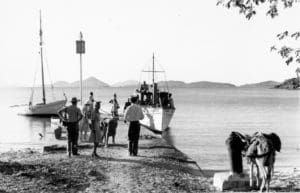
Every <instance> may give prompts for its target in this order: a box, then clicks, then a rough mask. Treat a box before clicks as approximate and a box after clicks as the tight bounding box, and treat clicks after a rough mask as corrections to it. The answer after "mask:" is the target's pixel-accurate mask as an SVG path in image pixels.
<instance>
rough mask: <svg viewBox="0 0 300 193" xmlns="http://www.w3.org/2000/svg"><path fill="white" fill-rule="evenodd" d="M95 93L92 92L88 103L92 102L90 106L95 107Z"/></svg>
mask: <svg viewBox="0 0 300 193" xmlns="http://www.w3.org/2000/svg"><path fill="white" fill-rule="evenodd" d="M94 101H95V99H94V93H93V92H90V97H89V101H88V103H89V104H90V108H91V109H93V108H94Z"/></svg>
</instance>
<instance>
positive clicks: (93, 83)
mask: <svg viewBox="0 0 300 193" xmlns="http://www.w3.org/2000/svg"><path fill="white" fill-rule="evenodd" d="M53 86H54V87H80V81H79V80H78V81H75V82H72V83H68V82H66V81H57V82H55V83H54V84H53ZM82 86H83V87H86V88H97V87H109V85H108V84H107V83H105V82H102V81H100V80H98V79H97V78H95V77H89V78H87V79H85V80H83V81H82Z"/></svg>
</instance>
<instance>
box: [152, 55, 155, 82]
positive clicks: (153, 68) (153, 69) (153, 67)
mask: <svg viewBox="0 0 300 193" xmlns="http://www.w3.org/2000/svg"><path fill="white" fill-rule="evenodd" d="M154 71H155V66H154V53H153V56H152V83H153V87H154V82H155V80H154Z"/></svg>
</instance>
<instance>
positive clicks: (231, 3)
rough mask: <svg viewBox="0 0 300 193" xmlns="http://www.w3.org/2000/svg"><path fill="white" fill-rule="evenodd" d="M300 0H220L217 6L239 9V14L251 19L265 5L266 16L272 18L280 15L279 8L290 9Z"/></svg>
mask: <svg viewBox="0 0 300 193" xmlns="http://www.w3.org/2000/svg"><path fill="white" fill-rule="evenodd" d="M297 2H299V0H218V1H217V5H223V6H224V7H226V8H228V9H230V8H238V9H239V12H240V13H241V14H243V15H245V17H246V18H247V19H251V18H252V17H253V16H254V15H255V14H256V12H257V8H258V7H259V6H261V5H263V4H265V5H267V6H268V8H267V10H266V15H269V16H271V17H272V18H274V17H276V16H278V15H279V12H278V7H279V6H282V7H283V8H290V7H292V6H293V5H294V3H297Z"/></svg>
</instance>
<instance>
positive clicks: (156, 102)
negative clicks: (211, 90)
mask: <svg viewBox="0 0 300 193" xmlns="http://www.w3.org/2000/svg"><path fill="white" fill-rule="evenodd" d="M142 72H146V73H151V74H152V85H150V88H149V85H147V84H146V82H145V81H144V83H143V84H140V90H138V89H137V91H138V92H139V95H140V96H139V101H140V105H141V107H142V109H143V113H144V119H143V120H141V121H140V124H141V126H143V127H145V128H147V129H149V130H151V131H152V132H153V133H155V134H163V133H164V132H165V131H168V129H169V124H170V122H171V120H172V118H173V115H174V113H175V107H174V104H173V99H171V93H170V92H169V90H168V87H167V90H164V91H162V90H160V89H161V88H159V84H158V82H156V80H155V74H156V73H165V71H159V70H156V69H155V57H154V54H153V57H152V69H151V70H143V71H142ZM165 82H166V81H165ZM166 83H167V82H166Z"/></svg>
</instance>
